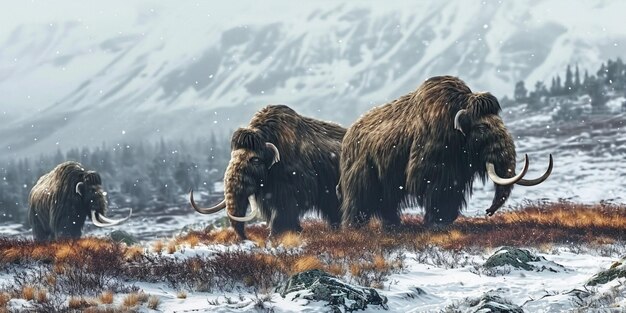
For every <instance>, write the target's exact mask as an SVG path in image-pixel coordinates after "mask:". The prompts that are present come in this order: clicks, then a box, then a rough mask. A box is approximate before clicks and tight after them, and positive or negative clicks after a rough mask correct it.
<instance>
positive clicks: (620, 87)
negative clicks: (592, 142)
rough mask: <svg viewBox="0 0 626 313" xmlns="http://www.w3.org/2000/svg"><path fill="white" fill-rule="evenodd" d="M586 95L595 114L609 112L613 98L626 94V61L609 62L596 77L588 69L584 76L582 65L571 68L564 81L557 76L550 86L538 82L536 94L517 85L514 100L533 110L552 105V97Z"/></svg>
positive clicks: (571, 97) (566, 72)
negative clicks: (608, 103) (608, 107)
mask: <svg viewBox="0 0 626 313" xmlns="http://www.w3.org/2000/svg"><path fill="white" fill-rule="evenodd" d="M583 95H588V96H589V104H590V105H591V107H592V111H593V113H605V112H606V111H607V107H606V103H607V101H608V100H610V98H611V97H618V96H624V95H626V65H625V64H624V62H623V61H622V59H620V58H617V60H615V61H613V60H611V59H609V60H608V61H607V62H606V63H602V65H601V66H600V68H599V69H598V70H597V71H596V72H595V75H593V74H591V75H590V74H589V72H588V71H587V70H585V72H584V74H582V75H581V73H580V70H579V68H578V65H576V66H575V67H574V69H572V67H571V66H570V65H568V66H567V68H566V70H565V74H564V79H561V76H560V75H556V76H554V77H552V80H551V82H550V86H547V85H546V83H544V82H543V81H537V82H536V83H535V85H534V89H533V90H532V91H529V90H528V89H527V88H526V86H525V84H524V82H523V81H519V82H517V83H516V84H515V90H514V93H513V98H514V100H515V101H516V102H518V103H528V107H529V108H530V109H541V108H543V107H544V106H545V105H547V104H549V101H550V98H555V97H559V98H561V99H563V98H565V99H567V98H569V99H575V98H577V97H580V96H583ZM624 108H626V106H625V107H623V109H624Z"/></svg>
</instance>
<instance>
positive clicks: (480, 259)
mask: <svg viewBox="0 0 626 313" xmlns="http://www.w3.org/2000/svg"><path fill="white" fill-rule="evenodd" d="M253 247H254V244H253V243H251V242H245V243H243V244H242V245H240V246H235V247H234V248H233V247H232V246H231V247H229V249H244V250H246V249H251V248H253ZM224 248H225V247H224V246H220V245H215V246H213V245H212V246H206V245H198V246H196V247H195V248H190V247H186V248H185V249H183V251H182V252H177V253H176V254H174V255H173V257H179V258H185V257H192V256H196V255H210V254H211V253H212V252H217V251H220V250H223V249H224ZM493 251H495V250H489V251H485V252H484V253H483V254H480V255H470V254H467V255H466V257H467V258H468V261H469V262H467V264H468V265H465V266H462V267H459V268H452V269H448V268H443V267H440V266H437V265H433V264H427V263H431V262H429V261H426V263H423V262H419V261H418V259H423V258H419V257H418V256H417V255H415V254H413V253H406V254H405V257H406V259H405V264H406V268H405V269H404V270H403V271H402V272H401V273H397V274H392V275H391V276H390V277H389V278H388V279H387V281H386V282H385V286H384V289H383V290H379V293H381V294H382V295H384V296H386V297H387V298H388V303H387V304H388V307H389V310H388V312H440V311H441V310H443V309H445V308H446V307H449V306H454V305H458V304H459V303H460V302H463V301H464V300H465V299H466V298H478V297H480V296H481V295H483V294H484V293H486V292H495V293H496V294H498V295H499V296H501V297H503V298H506V299H508V300H510V301H511V302H512V303H514V304H517V305H520V306H523V308H524V310H525V311H526V312H564V311H568V310H572V309H574V308H575V306H574V303H573V302H572V300H573V296H572V295H568V292H570V291H572V290H574V289H584V287H583V284H584V283H585V282H586V281H587V280H588V279H589V278H590V277H591V276H592V275H594V274H596V273H597V272H599V271H600V270H602V269H606V268H608V267H609V266H610V264H611V263H612V262H613V261H615V258H611V257H603V256H598V255H595V254H577V253H573V252H571V251H570V249H567V248H566V247H560V248H558V247H555V248H553V249H552V253H548V254H545V253H538V255H540V256H543V257H545V258H546V259H547V260H548V261H552V262H556V263H558V264H561V265H563V266H564V267H565V270H564V271H562V272H558V273H555V272H550V271H543V272H532V271H520V270H512V271H510V272H509V273H507V274H505V275H499V276H487V275H484V274H481V273H480V272H479V271H477V270H476V268H475V265H476V264H483V263H484V261H485V260H486V258H487V257H488V256H489V255H490V253H492V252H493ZM9 280H10V277H9V276H8V275H0V285H2V284H3V283H6V282H7V281H9ZM623 282H624V280H623V279H621V283H623ZM615 284H617V283H609V284H608V285H609V286H612V285H615ZM135 285H136V286H137V287H139V288H141V289H142V290H143V291H144V292H145V293H148V294H150V295H155V296H158V297H159V298H160V299H161V305H160V306H159V311H163V312H257V308H256V307H255V306H256V305H257V303H263V306H264V307H265V308H272V309H273V310H274V312H325V311H326V309H327V308H325V307H324V303H322V302H309V301H307V300H302V299H298V300H295V301H291V299H290V296H289V295H288V296H287V297H286V298H282V297H281V296H280V295H279V294H278V293H274V292H273V291H269V292H267V293H258V294H254V293H252V292H250V291H246V290H245V289H243V288H242V289H241V290H239V291H234V292H217V291H216V292H213V293H206V292H194V291H186V298H185V299H181V298H179V296H178V294H179V290H174V289H172V288H169V287H168V286H167V285H165V284H164V283H144V282H138V283H135ZM602 288H609V287H600V289H602ZM546 295H549V296H546ZM116 299H117V300H116V303H117V304H119V303H121V299H122V297H119V296H118V297H116ZM118 302H119V303H118ZM13 305H24V301H21V302H20V301H15V300H14V302H13ZM382 311H384V310H383V309H382V308H380V307H372V306H370V308H368V309H367V310H366V312H382Z"/></svg>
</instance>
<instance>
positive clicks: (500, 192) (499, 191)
mask: <svg viewBox="0 0 626 313" xmlns="http://www.w3.org/2000/svg"><path fill="white" fill-rule="evenodd" d="M495 172H496V173H497V174H498V176H500V177H502V178H511V177H514V176H516V175H515V157H513V158H512V161H510V162H501V163H500V164H498V163H496V164H495ZM514 184H515V183H511V184H507V185H502V184H498V183H494V186H495V194H494V196H493V201H492V202H491V206H490V207H489V209H487V214H489V216H491V215H493V214H494V213H495V212H496V211H497V210H498V209H500V207H502V205H504V203H505V202H506V200H507V199H508V198H509V196H510V195H511V190H512V189H513V186H514Z"/></svg>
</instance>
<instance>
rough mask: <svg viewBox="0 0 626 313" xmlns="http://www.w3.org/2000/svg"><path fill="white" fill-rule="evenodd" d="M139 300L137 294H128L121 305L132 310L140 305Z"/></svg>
mask: <svg viewBox="0 0 626 313" xmlns="http://www.w3.org/2000/svg"><path fill="white" fill-rule="evenodd" d="M139 300H140V298H139V294H138V293H130V294H127V295H126V297H124V300H123V301H122V304H123V305H124V306H125V307H127V308H134V307H136V306H138V305H139V304H140V301H139Z"/></svg>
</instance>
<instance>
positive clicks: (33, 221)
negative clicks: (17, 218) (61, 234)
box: [28, 209, 52, 241]
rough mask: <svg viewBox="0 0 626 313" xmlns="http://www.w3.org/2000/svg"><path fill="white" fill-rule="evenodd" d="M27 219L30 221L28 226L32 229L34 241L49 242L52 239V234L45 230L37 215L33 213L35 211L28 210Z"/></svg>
mask: <svg viewBox="0 0 626 313" xmlns="http://www.w3.org/2000/svg"><path fill="white" fill-rule="evenodd" d="M28 219H29V221H30V226H31V227H32V229H33V239H34V240H35V241H49V240H51V239H52V238H51V237H52V232H50V231H49V230H46V227H45V226H44V225H43V223H42V222H41V220H40V219H39V217H38V216H37V213H35V210H33V209H31V210H30V212H29V213H28Z"/></svg>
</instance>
